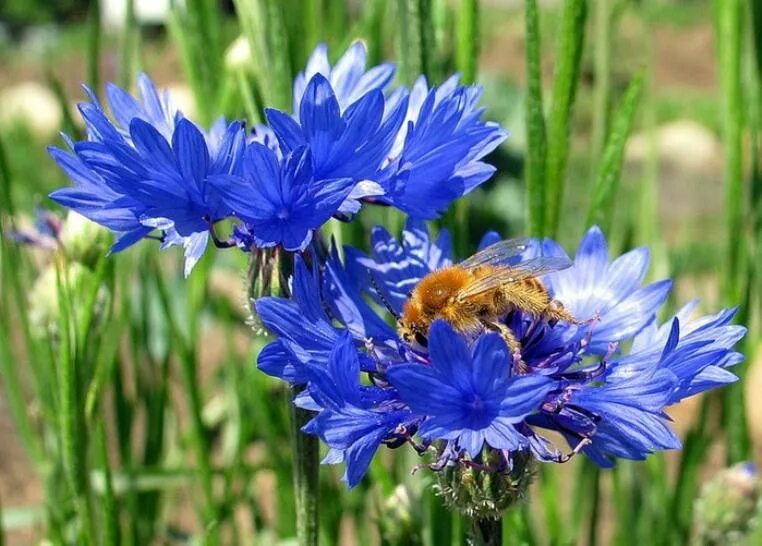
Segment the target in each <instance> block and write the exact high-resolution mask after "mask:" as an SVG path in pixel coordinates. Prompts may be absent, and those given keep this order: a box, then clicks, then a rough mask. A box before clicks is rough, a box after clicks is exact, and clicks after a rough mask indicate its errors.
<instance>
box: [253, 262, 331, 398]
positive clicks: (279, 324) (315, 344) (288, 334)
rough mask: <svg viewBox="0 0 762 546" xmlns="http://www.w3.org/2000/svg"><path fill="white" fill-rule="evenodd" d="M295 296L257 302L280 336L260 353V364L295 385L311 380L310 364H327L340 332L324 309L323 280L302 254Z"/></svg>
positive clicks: (262, 316) (264, 319)
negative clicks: (321, 280) (307, 367)
mask: <svg viewBox="0 0 762 546" xmlns="http://www.w3.org/2000/svg"><path fill="white" fill-rule="evenodd" d="M291 289H292V291H293V298H292V299H288V298H276V297H265V298H259V299H258V300H256V301H255V302H254V307H255V310H256V312H257V316H258V317H259V320H261V321H262V323H263V324H264V325H265V326H266V327H267V328H268V329H269V330H270V331H271V332H273V333H274V334H276V335H277V336H278V339H277V340H275V341H273V342H272V343H270V344H268V345H267V346H266V347H265V348H264V349H263V350H262V351H261V352H260V353H259V358H258V366H259V369H261V370H262V371H263V372H265V373H266V374H268V375H272V376H275V377H279V378H281V379H283V380H285V381H288V382H289V383H291V384H296V385H300V384H304V383H306V382H307V369H306V366H307V364H308V363H311V364H321V365H325V364H327V362H328V356H329V354H330V352H331V349H332V348H333V347H334V346H335V344H336V341H337V340H338V339H339V331H338V330H337V329H336V328H334V327H333V326H332V325H331V321H330V319H329V318H328V316H327V315H326V313H325V310H324V308H323V302H322V297H321V293H320V285H319V281H318V279H317V278H316V273H315V272H314V271H310V270H309V269H308V268H307V266H306V265H305V264H304V260H302V258H301V257H300V256H298V255H297V256H296V257H295V261H294V277H293V282H292V283H291Z"/></svg>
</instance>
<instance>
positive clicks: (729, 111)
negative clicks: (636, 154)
mask: <svg viewBox="0 0 762 546" xmlns="http://www.w3.org/2000/svg"><path fill="white" fill-rule="evenodd" d="M743 12H744V10H743V6H742V3H741V1H740V0H716V2H715V19H716V32H717V46H718V62H719V79H720V90H721V96H720V101H721V102H720V108H721V112H722V122H723V126H722V137H723V150H724V168H723V178H724V184H725V218H726V222H727V224H726V230H727V231H726V237H727V239H726V252H727V254H726V266H727V268H726V270H725V275H724V276H723V281H724V284H723V293H724V298H725V301H726V302H728V303H733V304H735V303H738V302H741V301H742V300H743V296H744V291H745V287H744V276H745V272H746V266H745V260H746V246H745V245H744V244H739V237H741V236H742V234H743V233H744V232H745V227H746V226H745V223H746V214H747V209H746V207H747V196H746V194H745V190H744V169H743V150H744V144H743V130H744V104H743V93H742V83H741V82H742V77H741V59H742V49H741V44H742V43H743V34H744V32H743V30H744V29H743V25H742V23H741V18H742V15H743ZM743 311H744V312H745V311H746V310H745V309H744V310H743ZM745 369H746V366H745V365H743V364H742V365H740V366H738V367H737V368H736V370H735V372H736V373H737V374H739V375H740V376H741V377H743V376H744V371H745ZM723 402H724V404H723V409H724V414H723V420H724V423H725V426H726V427H727V431H728V463H735V462H740V461H745V460H748V458H749V456H750V455H751V440H750V438H749V432H748V427H747V424H746V411H745V404H744V389H743V387H742V385H741V384H739V383H736V384H734V385H730V386H729V387H728V388H727V389H725V391H724V392H723Z"/></svg>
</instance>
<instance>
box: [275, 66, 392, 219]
mask: <svg viewBox="0 0 762 546" xmlns="http://www.w3.org/2000/svg"><path fill="white" fill-rule="evenodd" d="M406 107H407V100H401V101H399V103H398V104H397V106H396V107H395V108H394V110H393V111H392V112H390V113H388V115H385V114H384V109H385V101H384V95H383V93H382V92H381V91H379V90H378V89H371V90H370V91H368V92H367V93H365V94H364V95H362V96H361V97H360V98H358V99H357V100H356V101H355V102H353V103H352V104H350V105H349V106H348V107H347V108H346V109H345V110H343V111H342V109H341V107H340V105H339V101H338V99H337V97H336V94H335V92H334V90H333V88H332V87H331V84H330V82H329V81H328V80H327V79H326V78H325V77H324V76H323V75H322V74H320V73H318V74H316V75H315V76H313V77H312V79H310V80H309V82H308V83H307V86H306V89H305V91H304V96H303V97H302V99H301V102H300V105H299V121H296V120H295V119H294V118H293V117H291V116H289V115H288V114H286V113H285V112H281V111H280V110H275V109H268V110H267V111H266V114H267V120H268V122H269V124H270V126H271V127H272V130H273V131H274V132H275V134H276V135H277V137H278V144H279V147H280V150H281V152H282V153H283V154H288V153H291V152H292V151H293V150H295V149H297V148H300V147H302V146H308V147H309V148H310V151H311V157H312V164H313V172H314V176H315V177H316V178H317V179H334V178H351V179H352V180H353V181H354V182H355V184H356V186H355V188H353V189H354V191H353V192H352V194H351V195H350V196H349V199H347V201H346V203H344V204H343V205H342V207H341V209H340V210H341V212H343V213H345V214H351V213H355V212H357V211H358V210H359V208H360V203H359V200H360V199H362V198H367V197H372V196H377V195H380V194H381V193H383V190H382V188H381V187H380V186H379V184H378V183H377V179H378V178H379V172H380V170H379V169H380V166H381V163H382V162H383V161H384V159H385V158H386V156H387V154H388V152H389V150H390V148H391V146H392V143H393V141H394V137H395V135H396V134H397V131H398V130H399V128H400V125H401V123H402V119H403V117H404V115H405V110H406Z"/></svg>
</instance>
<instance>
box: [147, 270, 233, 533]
mask: <svg viewBox="0 0 762 546" xmlns="http://www.w3.org/2000/svg"><path fill="white" fill-rule="evenodd" d="M199 266H201V264H199ZM199 274H200V273H199ZM154 278H155V280H156V287H157V289H158V294H159V301H160V304H161V306H162V310H163V313H164V319H165V320H166V321H167V326H168V327H169V331H170V332H171V334H172V339H174V340H176V343H178V345H179V350H180V372H181V375H182V381H183V388H184V390H185V393H186V396H187V398H188V399H187V402H188V410H189V413H190V419H191V434H192V443H193V448H194V450H195V452H196V453H195V455H196V464H197V465H198V469H199V478H200V480H201V490H202V492H203V495H204V504H203V508H202V517H203V520H204V530H205V533H206V539H207V542H206V543H207V544H208V545H214V544H218V543H219V539H220V537H219V521H218V514H217V507H216V504H215V499H214V487H213V483H212V470H211V468H212V465H211V453H210V452H211V449H210V447H209V442H208V441H207V437H206V429H205V427H204V422H203V419H202V417H201V414H202V411H203V404H202V402H201V392H200V389H199V383H198V378H197V369H196V351H195V347H194V346H193V344H192V342H190V341H188V340H186V339H185V336H183V335H182V333H181V332H180V329H179V327H178V324H177V321H176V320H175V318H174V317H175V315H174V310H173V309H172V306H171V304H170V297H169V290H168V288H167V285H166V282H165V280H164V278H163V277H162V273H161V271H159V270H158V268H156V269H154ZM188 299H191V298H190V296H189V298H188ZM190 315H191V317H190V321H191V322H192V323H193V322H194V320H193V318H192V317H193V313H190ZM190 330H191V332H195V331H197V330H196V329H195V328H194V327H193V324H191V327H190Z"/></svg>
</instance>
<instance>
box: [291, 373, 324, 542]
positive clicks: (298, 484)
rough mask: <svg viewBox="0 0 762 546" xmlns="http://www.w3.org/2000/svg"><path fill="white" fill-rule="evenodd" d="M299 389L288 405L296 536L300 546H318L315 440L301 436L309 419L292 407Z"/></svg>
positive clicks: (309, 415) (302, 412)
mask: <svg viewBox="0 0 762 546" xmlns="http://www.w3.org/2000/svg"><path fill="white" fill-rule="evenodd" d="M300 391H301V387H293V388H292V390H291V394H292V397H291V399H289V401H288V403H289V406H290V411H291V441H292V443H293V449H294V493H295V494H296V495H295V496H296V532H297V538H298V543H299V546H317V543H318V496H319V480H318V477H319V475H318V468H319V460H318V447H319V446H318V438H317V436H313V435H311V434H305V433H303V432H302V427H303V426H304V425H306V424H307V422H308V421H309V420H310V419H311V417H312V415H311V413H310V412H309V411H306V410H303V409H301V408H298V407H296V406H295V405H294V403H293V402H294V400H293V399H294V398H295V397H296V396H297V395H298V394H299V392H300Z"/></svg>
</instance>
